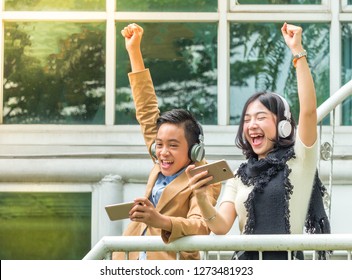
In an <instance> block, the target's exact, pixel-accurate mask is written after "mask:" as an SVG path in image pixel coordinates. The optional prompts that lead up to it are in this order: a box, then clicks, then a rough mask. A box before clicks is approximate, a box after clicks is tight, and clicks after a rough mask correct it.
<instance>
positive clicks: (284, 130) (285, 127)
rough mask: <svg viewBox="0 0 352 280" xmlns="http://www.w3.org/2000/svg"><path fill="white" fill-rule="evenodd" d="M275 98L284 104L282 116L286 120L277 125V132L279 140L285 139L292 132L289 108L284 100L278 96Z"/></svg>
mask: <svg viewBox="0 0 352 280" xmlns="http://www.w3.org/2000/svg"><path fill="white" fill-rule="evenodd" d="M277 96H279V97H280V99H281V100H282V102H283V103H284V107H285V111H284V116H285V118H286V120H282V121H280V122H279V123H278V125H277V131H278V133H279V136H280V137H281V138H287V137H288V136H290V134H291V131H292V125H291V112H290V106H289V105H288V103H287V101H286V99H285V98H283V97H282V96H281V95H279V94H277Z"/></svg>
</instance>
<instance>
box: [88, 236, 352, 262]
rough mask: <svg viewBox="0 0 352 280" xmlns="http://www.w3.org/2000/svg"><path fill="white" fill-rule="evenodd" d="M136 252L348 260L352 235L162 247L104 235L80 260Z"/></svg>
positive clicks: (190, 241)
mask: <svg viewBox="0 0 352 280" xmlns="http://www.w3.org/2000/svg"><path fill="white" fill-rule="evenodd" d="M114 251H118V252H125V253H126V254H125V255H126V259H127V256H128V252H139V251H172V252H176V253H178V252H180V251H200V252H202V254H201V255H202V259H205V260H207V259H210V258H209V256H210V255H211V254H210V253H214V252H215V259H222V258H226V253H232V252H234V251H258V252H259V256H261V253H262V252H264V251H286V252H287V253H288V256H290V255H291V254H290V253H291V252H293V251H304V252H307V251H308V252H307V253H309V251H312V252H313V253H312V255H313V257H312V258H313V259H314V258H315V257H314V256H315V254H314V252H315V251H332V252H333V253H332V254H334V252H335V251H336V252H337V253H338V254H340V255H341V252H343V255H344V258H345V259H348V260H351V252H352V234H275V235H193V236H186V237H183V238H180V239H178V240H176V241H174V242H171V243H169V244H165V243H164V242H163V241H162V239H161V238H160V236H117V237H115V236H105V237H103V238H102V239H101V240H100V241H99V242H98V243H97V244H96V245H95V246H94V247H93V248H92V249H91V251H90V252H89V253H88V254H87V255H86V256H85V257H84V258H83V259H84V260H102V259H105V260H109V259H111V256H112V252H114ZM177 256H179V254H177Z"/></svg>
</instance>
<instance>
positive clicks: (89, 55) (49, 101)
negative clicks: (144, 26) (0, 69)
mask: <svg viewBox="0 0 352 280" xmlns="http://www.w3.org/2000/svg"><path fill="white" fill-rule="evenodd" d="M5 34H6V37H5V61H4V62H5V63H4V66H5V67H4V72H5V83H4V122H5V123H103V122H104V116H103V115H102V113H101V112H103V111H104V110H105V109H104V99H105V65H104V62H105V33H104V30H101V29H99V28H92V27H91V26H89V25H86V26H85V25H82V26H81V32H80V33H73V34H71V35H69V36H68V37H66V38H62V39H60V40H59V42H58V46H59V52H58V53H52V54H50V55H48V57H47V59H46V63H45V64H44V65H43V64H42V62H41V61H40V60H39V59H38V58H37V57H36V56H32V55H31V52H30V50H31V46H32V39H31V36H30V35H29V34H26V32H24V31H23V29H20V28H19V24H17V23H11V24H6V26H5Z"/></svg>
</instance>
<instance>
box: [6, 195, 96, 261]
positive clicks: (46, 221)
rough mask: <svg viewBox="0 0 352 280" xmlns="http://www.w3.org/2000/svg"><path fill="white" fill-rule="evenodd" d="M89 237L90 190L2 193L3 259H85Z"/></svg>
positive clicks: (88, 246)
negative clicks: (78, 191) (84, 191)
mask: <svg viewBox="0 0 352 280" xmlns="http://www.w3.org/2000/svg"><path fill="white" fill-rule="evenodd" d="M90 238H91V194H90V193H41V192H39V193H35V192H25V193H24V192H15V193H7V192H5V193H1V196H0V240H1V246H0V247H1V250H0V259H2V260H42V259H44V258H45V259H51V260H67V259H72V260H75V259H82V258H83V257H84V256H85V255H86V254H87V252H88V251H89V250H90Z"/></svg>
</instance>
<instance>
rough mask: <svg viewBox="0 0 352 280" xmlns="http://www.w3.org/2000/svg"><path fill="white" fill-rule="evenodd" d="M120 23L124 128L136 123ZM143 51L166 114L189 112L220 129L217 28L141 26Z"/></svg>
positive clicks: (120, 104) (120, 99)
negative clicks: (170, 112)
mask: <svg viewBox="0 0 352 280" xmlns="http://www.w3.org/2000/svg"><path fill="white" fill-rule="evenodd" d="M125 25H126V24H122V23H118V24H117V71H116V72H117V98H116V100H117V104H116V121H117V123H118V124H127V123H136V120H135V110H134V105H133V102H132V98H131V93H130V87H129V82H128V78H127V73H128V72H129V71H130V63H129V60H128V56H127V51H126V49H125V43H124V39H123V37H122V36H121V34H120V30H121V29H122V28H123V27H124V26H125ZM140 25H141V26H142V27H143V28H144V35H143V41H142V52H143V56H144V60H145V65H146V67H147V68H149V69H150V71H151V74H152V77H153V82H154V86H155V90H156V93H157V95H158V100H159V104H160V110H161V112H164V111H166V110H170V109H172V108H185V109H189V110H190V111H192V112H193V114H195V116H196V117H197V119H198V120H199V121H200V122H201V123H202V124H217V68H216V67H217V24H216V23H140Z"/></svg>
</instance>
